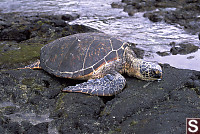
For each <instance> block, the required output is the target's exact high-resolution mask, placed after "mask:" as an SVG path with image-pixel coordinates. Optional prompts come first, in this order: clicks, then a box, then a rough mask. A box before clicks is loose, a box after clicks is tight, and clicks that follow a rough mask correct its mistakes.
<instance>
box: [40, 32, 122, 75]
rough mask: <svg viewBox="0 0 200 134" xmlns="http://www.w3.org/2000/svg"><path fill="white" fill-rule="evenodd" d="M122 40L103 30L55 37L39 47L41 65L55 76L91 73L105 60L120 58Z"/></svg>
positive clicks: (104, 62)
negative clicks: (102, 31)
mask: <svg viewBox="0 0 200 134" xmlns="http://www.w3.org/2000/svg"><path fill="white" fill-rule="evenodd" d="M122 45H123V42H122V41H121V40H119V39H116V38H114V37H110V36H109V35H106V34H104V33H79V34H75V35H70V36H66V37H63V38H60V39H57V40H55V41H53V42H51V43H49V44H47V45H45V46H44V47H43V48H42V49H41V57H40V60H41V67H42V68H43V69H44V70H45V71H47V72H49V73H51V74H53V75H56V76H59V77H64V78H78V77H83V76H86V75H92V74H93V72H94V71H95V70H97V69H98V68H99V67H100V66H102V65H104V64H106V63H107V62H110V61H114V60H116V59H118V58H122V56H123V49H122Z"/></svg>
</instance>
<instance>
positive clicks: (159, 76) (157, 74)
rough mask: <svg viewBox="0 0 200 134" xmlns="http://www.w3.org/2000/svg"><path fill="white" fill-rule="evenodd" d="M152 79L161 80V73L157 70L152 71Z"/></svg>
mask: <svg viewBox="0 0 200 134" xmlns="http://www.w3.org/2000/svg"><path fill="white" fill-rule="evenodd" d="M153 77H154V78H158V79H159V78H161V77H162V73H161V72H160V71H159V70H157V69H156V70H153Z"/></svg>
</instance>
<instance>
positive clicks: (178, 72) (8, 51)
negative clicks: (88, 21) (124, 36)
mask: <svg viewBox="0 0 200 134" xmlns="http://www.w3.org/2000/svg"><path fill="white" fill-rule="evenodd" d="M7 17H9V15H8V16H7ZM54 17H55V16H54ZM54 17H53V16H45V17H44V16H36V17H35V16H32V17H30V18H29V17H27V18H26V17H19V18H18V20H21V19H22V20H24V18H26V19H27V20H26V22H27V23H22V24H21V23H18V22H15V23H17V24H15V23H10V24H9V23H6V24H9V25H8V26H5V27H6V28H5V27H4V28H3V29H1V32H2V31H4V32H5V30H6V29H12V27H18V26H21V25H24V27H25V29H26V28H27V26H28V31H29V32H30V36H29V37H28V39H25V40H24V38H21V39H20V40H19V38H10V37H11V36H10V34H7V35H8V37H6V38H2V42H1V44H0V45H1V46H0V48H1V51H0V56H1V57H4V59H3V58H2V59H1V71H0V76H1V77H0V133H3V134H18V133H19V134H21V133H24V134H35V133H42V134H47V133H61V134H62V133H95V134H99V133H109V134H112V133H149V134H155V133H185V119H186V118H187V117H199V113H200V97H199V95H200V73H199V72H196V71H191V70H182V69H175V68H172V67H170V66H169V65H162V68H163V79H162V80H161V81H159V82H158V81H154V82H146V81H142V80H138V79H136V78H130V77H128V76H125V77H126V80H127V85H126V88H125V89H124V90H123V92H121V93H120V94H118V95H116V96H112V97H98V96H90V95H85V94H81V93H63V92H61V90H62V89H63V88H64V87H66V86H69V85H75V84H77V83H80V82H82V81H75V80H69V79H63V78H57V77H55V76H52V75H50V74H48V73H47V72H45V71H44V70H30V69H22V70H17V69H16V67H23V66H24V65H25V64H27V63H28V62H29V61H31V60H34V59H36V58H39V52H40V51H39V50H40V48H41V47H42V46H43V45H44V44H46V43H47V42H49V41H51V40H54V39H56V38H59V37H61V36H66V35H69V34H74V33H78V32H89V31H95V30H94V29H91V28H88V27H84V26H77V25H76V26H74V25H68V24H67V23H64V22H63V21H62V20H59V19H54ZM5 18H6V15H5V16H4V20H5ZM28 18H29V19H30V20H29V19H28ZM60 18H62V17H60ZM5 21H6V22H9V21H11V22H12V21H14V20H12V17H11V19H7V20H5ZM19 22H24V21H19ZM32 22H34V23H32ZM49 28H50V29H52V30H53V31H51V30H48V29H49ZM57 30H58V31H57ZM63 30H64V31H63ZM8 33H9V31H8ZM13 35H14V34H13ZM13 35H12V37H14V36H13ZM20 35H21V34H20ZM16 37H17V36H16ZM8 39H10V40H9V41H8ZM16 39H17V40H16ZM22 39H23V40H22ZM138 53H139V52H138ZM140 55H142V52H141V53H140ZM5 56H7V57H5ZM23 56H24V57H26V58H25V59H24V58H21V57H23Z"/></svg>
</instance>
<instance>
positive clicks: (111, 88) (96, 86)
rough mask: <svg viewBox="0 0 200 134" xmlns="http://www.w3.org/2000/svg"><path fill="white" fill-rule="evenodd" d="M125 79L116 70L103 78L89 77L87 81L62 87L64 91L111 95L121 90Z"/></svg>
mask: <svg viewBox="0 0 200 134" xmlns="http://www.w3.org/2000/svg"><path fill="white" fill-rule="evenodd" d="M125 84H126V79H125V78H124V77H123V76H122V75H121V74H120V73H118V72H115V73H114V74H107V75H105V76H104V77H103V78H99V79H90V80H88V81H87V82H84V83H81V84H77V85H76V86H69V87H66V88H64V89H63V91H66V92H79V93H85V94H90V95H98V96H112V95H116V94H118V93H119V92H121V91H122V89H123V88H124V87H125Z"/></svg>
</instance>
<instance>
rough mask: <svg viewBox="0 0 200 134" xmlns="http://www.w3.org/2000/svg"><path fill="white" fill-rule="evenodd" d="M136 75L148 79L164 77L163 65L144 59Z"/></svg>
mask: <svg viewBox="0 0 200 134" xmlns="http://www.w3.org/2000/svg"><path fill="white" fill-rule="evenodd" d="M136 77H138V78H140V79H142V80H147V81H153V80H159V79H161V78H162V69H161V66H160V65H158V64H157V63H153V62H146V61H143V62H142V63H141V64H140V67H139V73H138V76H136Z"/></svg>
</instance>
